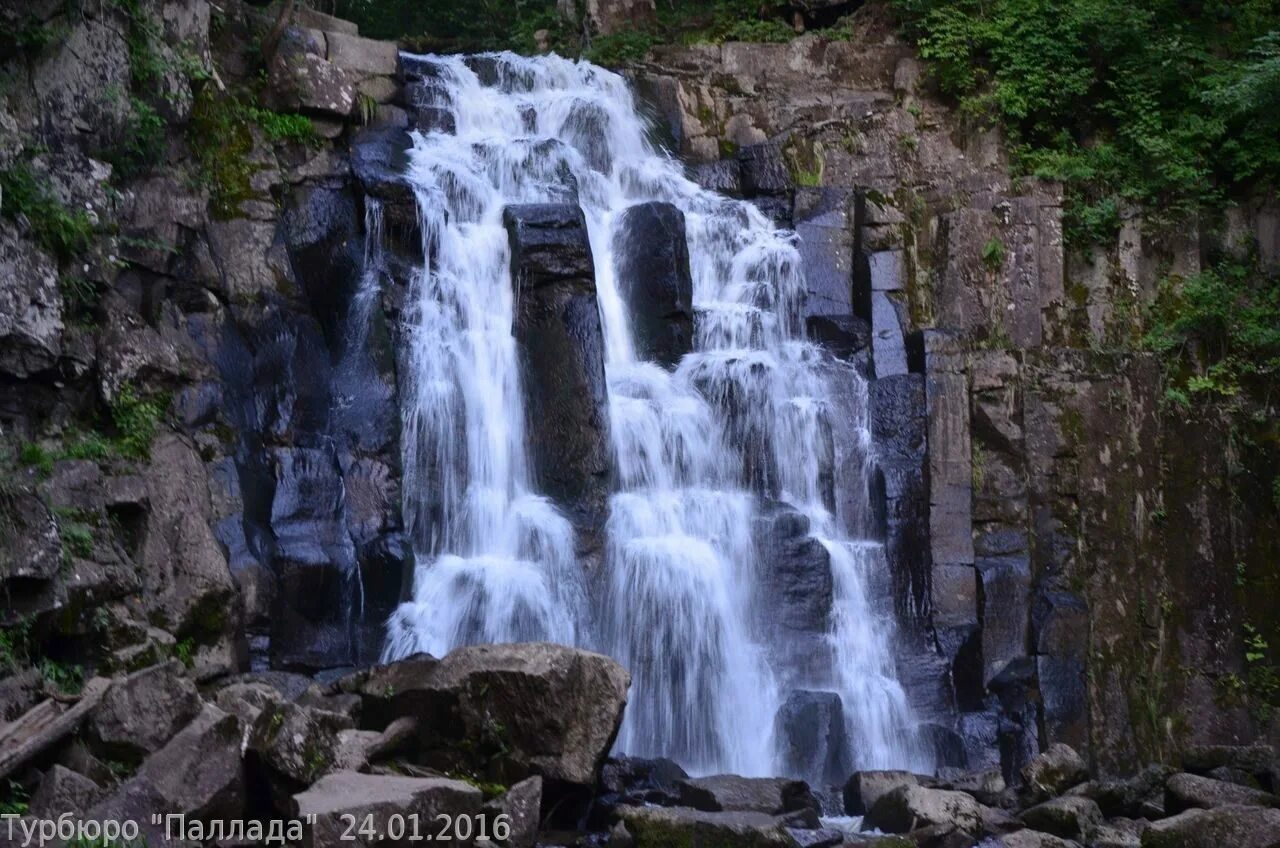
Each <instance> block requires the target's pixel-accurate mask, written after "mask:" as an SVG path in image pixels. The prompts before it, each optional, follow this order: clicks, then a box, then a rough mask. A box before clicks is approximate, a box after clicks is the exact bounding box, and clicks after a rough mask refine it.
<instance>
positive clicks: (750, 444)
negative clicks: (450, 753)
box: [384, 54, 931, 775]
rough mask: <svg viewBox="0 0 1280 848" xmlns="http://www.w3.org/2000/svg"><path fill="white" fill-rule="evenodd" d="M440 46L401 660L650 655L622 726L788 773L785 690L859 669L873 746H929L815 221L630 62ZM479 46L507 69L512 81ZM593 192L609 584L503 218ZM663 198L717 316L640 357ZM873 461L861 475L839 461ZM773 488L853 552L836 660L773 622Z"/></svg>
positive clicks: (420, 174) (849, 693)
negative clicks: (517, 336)
mask: <svg viewBox="0 0 1280 848" xmlns="http://www.w3.org/2000/svg"><path fill="white" fill-rule="evenodd" d="M417 60H418V61H427V62H430V63H432V64H433V65H434V66H435V67H436V68H437V70H438V80H437V84H436V87H435V89H434V92H433V93H432V94H431V99H432V105H435V106H438V107H442V108H445V109H447V110H449V111H450V112H451V113H452V115H453V117H454V120H455V122H456V133H455V134H445V133H431V134H427V135H418V136H416V139H415V149H414V150H413V153H412V165H411V170H410V179H411V181H412V182H413V184H414V185H415V186H416V189H417V192H418V197H419V204H420V207H421V211H422V220H423V225H424V239H425V241H426V246H427V251H426V252H427V255H428V256H434V259H433V260H432V262H431V263H430V267H428V268H425V269H423V271H422V273H421V275H420V276H419V278H418V279H417V280H416V282H415V284H414V286H413V289H412V291H411V293H410V304H411V308H410V309H409V311H408V314H407V318H406V325H407V336H406V338H407V339H408V342H407V343H408V344H409V345H410V354H409V363H410V364H409V368H408V373H407V374H406V375H403V376H402V384H403V386H402V398H403V399H402V407H403V433H404V436H403V441H404V459H405V507H406V519H407V521H408V523H409V528H410V531H411V534H412V537H413V541H414V546H415V552H416V556H417V562H418V565H417V568H416V572H415V577H414V590H413V598H412V600H411V601H410V602H407V603H405V604H403V605H402V606H401V607H400V608H399V610H397V612H396V613H395V614H394V615H393V616H392V618H391V620H390V621H389V622H388V638H387V645H386V650H385V654H384V657H385V658H386V659H392V658H396V657H400V656H404V655H406V654H409V653H411V652H414V651H429V652H431V653H433V654H437V655H440V654H443V653H446V652H447V651H448V650H450V649H451V648H453V647H456V646H458V645H462V644H471V643H477V642H503V641H522V640H534V639H543V640H551V641H557V642H565V643H576V644H581V645H585V646H588V647H593V648H596V649H599V650H603V651H606V652H608V653H610V654H611V655H613V656H615V657H617V658H618V659H619V660H620V661H622V662H623V664H624V665H626V666H627V668H628V669H629V670H630V671H631V673H632V677H633V681H632V688H631V694H630V702H629V704H628V707H627V711H626V719H625V722H624V725H623V728H622V731H621V734H620V736H619V740H618V744H617V749H618V750H619V751H621V752H626V753H629V754H636V755H663V756H669V757H672V758H674V759H676V760H677V761H679V762H680V763H681V764H683V765H684V766H685V767H686V768H688V769H689V770H691V771H693V772H695V773H697V772H703V773H708V772H717V771H728V772H734V773H738V774H747V775H751V774H773V773H777V771H778V766H777V765H776V758H775V753H774V741H773V734H774V717H775V714H776V713H777V710H778V707H779V706H780V703H781V700H782V699H783V698H784V697H785V694H786V692H787V691H789V690H790V689H792V688H797V687H799V688H810V689H825V690H828V691H836V692H838V693H839V694H840V695H841V697H842V699H843V701H844V708H845V716H846V723H847V725H848V731H849V737H850V741H851V744H850V747H851V749H852V750H851V752H850V759H851V761H852V762H853V763H854V764H855V765H857V766H858V767H862V768H873V767H888V766H898V767H912V768H916V769H926V768H928V767H929V766H930V765H931V764H930V763H929V762H928V758H926V757H924V756H922V755H921V754H920V753H919V752H918V750H917V746H916V745H915V744H914V743H913V720H912V716H911V713H910V709H909V708H908V705H907V703H906V699H905V696H904V695H903V691H902V688H901V686H899V685H898V683H897V682H896V680H895V678H894V674H893V667H892V653H891V640H892V622H891V620H890V618H889V616H888V615H887V613H880V614H878V613H876V612H875V604H873V603H872V602H871V601H870V599H869V597H868V592H869V587H872V586H873V585H874V580H873V578H874V577H875V576H876V574H877V572H879V573H882V572H883V569H884V558H883V552H882V550H881V548H880V546H879V545H878V544H875V543H871V542H864V541H856V540H852V539H851V538H849V537H848V534H849V532H850V530H852V531H853V532H854V533H857V532H859V531H860V530H861V529H862V528H865V527H866V525H867V523H868V522H867V521H866V520H865V519H866V516H865V515H862V514H859V515H854V516H845V515H836V514H834V512H833V506H832V504H833V503H834V502H835V499H834V498H833V496H832V486H833V480H834V484H835V485H840V486H845V485H854V486H864V482H865V481H864V480H862V479H861V474H862V473H863V469H864V468H865V464H866V463H865V460H866V457H867V455H868V445H867V435H866V434H867V430H866V426H865V421H864V420H862V419H860V418H859V419H858V420H856V421H853V422H852V427H849V426H847V425H848V424H849V423H850V422H844V423H845V425H846V426H844V427H842V429H841V432H842V433H844V432H846V431H847V432H850V433H853V434H854V435H853V438H854V440H855V442H856V444H852V445H839V446H837V445H835V444H834V442H835V441H836V440H835V439H834V438H833V434H832V427H831V421H830V418H831V416H832V413H833V412H835V411H837V406H836V404H835V402H834V400H833V399H834V398H838V397H844V398H852V399H853V402H852V403H845V404H844V405H843V406H840V407H839V409H840V410H844V409H845V408H846V407H848V408H851V409H853V410H854V413H855V417H856V416H857V415H865V408H866V403H865V385H864V384H863V383H862V380H861V378H860V377H859V376H858V375H857V374H856V372H855V371H854V369H853V368H852V367H850V366H848V365H846V364H844V363H839V362H836V361H834V360H833V359H831V358H830V357H829V356H827V355H825V354H824V353H823V352H822V351H821V350H820V349H819V348H818V347H816V346H814V345H812V344H809V343H808V342H806V341H805V340H804V338H803V321H802V305H803V298H804V281H803V275H802V271H801V268H800V264H799V256H798V253H797V250H796V246H795V239H794V235H793V234H791V233H789V232H785V231H778V230H776V229H774V227H773V226H772V225H771V224H770V223H769V222H768V220H767V219H766V218H765V217H764V216H763V215H761V214H760V212H758V211H757V210H756V209H755V208H754V207H752V206H751V205H749V204H746V203H742V202H737V201H731V200H728V199H726V198H723V197H720V196H718V195H715V194H713V193H711V192H707V191H704V190H702V189H700V188H699V187H698V186H697V185H696V184H694V183H692V182H690V181H689V180H687V179H685V177H684V176H683V174H682V171H681V168H680V166H679V164H678V163H677V162H675V161H673V160H671V159H670V158H668V157H666V156H665V155H662V154H661V153H659V152H658V151H657V150H656V149H655V148H654V147H653V146H652V145H651V144H650V143H649V141H648V139H647V127H646V125H645V123H644V121H643V120H642V119H641V118H640V116H639V114H638V113H637V111H636V108H635V104H634V102H633V100H632V96H631V93H630V92H629V90H628V89H627V87H626V84H625V82H624V81H623V80H622V78H621V77H619V76H617V75H615V74H612V73H610V72H607V71H604V70H602V69H600V68H597V67H594V66H591V65H589V64H586V63H573V62H569V61H566V60H563V59H560V58H558V57H544V58H539V59H524V58H519V57H515V56H512V55H510V54H502V55H501V56H497V57H493V56H490V57H480V58H479V59H478V60H470V61H469V60H466V59H464V58H462V57H439V58H434V57H417ZM469 64H471V65H474V66H475V67H485V66H487V67H489V68H495V69H496V73H494V74H490V75H489V76H488V77H487V80H488V82H489V83H490V84H488V85H486V84H482V83H481V79H480V78H479V77H478V76H477V74H476V73H475V72H474V71H473V70H472V67H470V66H469ZM575 199H576V201H577V202H578V203H579V204H580V205H581V207H582V209H583V211H584V213H585V216H586V220H587V224H588V230H589V234H590V241H591V248H592V252H593V255H594V260H595V267H596V273H597V280H596V284H597V292H598V297H599V303H600V311H601V317H602V321H603V326H604V333H605V343H606V345H605V346H606V357H607V359H606V374H607V378H608V385H609V393H610V404H609V405H610V415H611V422H610V426H611V432H612V437H613V440H614V460H615V467H616V478H617V492H616V494H615V495H614V496H613V497H612V499H611V501H610V516H609V519H608V523H607V527H606V540H607V541H606V550H605V560H604V563H603V567H602V569H600V572H601V573H599V574H598V575H593V577H592V580H591V581H590V582H591V585H588V584H589V581H588V579H587V575H586V574H585V573H584V570H583V569H582V567H581V565H580V563H578V561H577V560H576V557H575V551H574V534H573V530H572V528H571V527H570V525H569V523H568V522H567V521H566V520H565V519H564V517H562V516H561V515H560V514H559V513H558V512H557V510H556V509H555V507H554V506H553V505H552V504H551V503H549V502H548V501H547V500H546V499H544V498H542V497H540V496H539V495H538V494H537V493H536V492H534V491H532V487H531V482H530V474H529V468H528V460H527V457H526V452H525V439H524V432H523V427H524V425H523V422H524V417H523V411H522V408H521V396H520V375H519V369H518V359H517V352H516V347H515V341H514V339H513V336H512V309H513V297H512V281H511V278H510V273H509V268H508V265H509V260H510V257H509V253H508V245H507V237H506V233H505V232H504V230H503V228H502V224H501V215H502V210H503V208H504V207H505V206H506V205H508V204H513V203H528V202H539V201H544V202H545V201H552V202H566V201H568V202H572V201H574V200H575ZM648 200H663V201H668V202H671V203H673V204H675V205H676V206H677V207H679V208H680V209H681V210H683V212H684V213H685V217H686V231H687V238H688V244H689V254H690V265H691V271H692V275H693V301H694V306H695V309H696V311H697V322H696V327H697V331H696V340H695V350H694V352H692V353H690V354H688V355H686V356H685V357H684V359H683V360H682V361H681V362H680V364H679V365H678V367H676V368H675V369H674V370H673V371H672V370H667V369H664V368H663V367H661V366H659V365H657V364H654V363H651V362H644V361H639V360H637V358H636V356H635V352H634V351H635V344H634V339H633V338H632V330H631V321H630V316H628V314H627V310H626V306H625V305H624V303H623V302H622V300H621V299H620V297H619V296H618V290H617V287H616V285H615V279H614V274H615V267H614V259H613V257H614V250H615V246H617V245H618V244H620V242H618V241H617V240H618V239H624V238H626V235H627V234H626V233H620V232H616V231H615V229H614V222H615V220H616V219H617V217H618V215H619V213H620V212H621V211H622V210H624V209H626V208H627V207H628V206H630V205H632V204H635V203H638V202H643V201H648ZM841 414H842V415H843V414H844V413H843V412H841ZM850 451H852V453H851V454H850V456H852V457H853V459H854V461H853V462H851V463H850V462H844V463H840V462H838V459H840V458H846V459H847V458H848V457H845V453H848V452H850ZM850 465H852V466H853V467H855V468H857V469H858V472H857V475H856V476H858V479H855V480H836V479H834V478H836V477H839V476H840V475H838V474H836V468H837V466H840V467H845V466H850ZM846 476H847V475H846ZM863 491H865V487H864V488H863ZM863 500H864V501H865V497H864V498H863ZM766 501H769V502H776V501H780V502H783V503H785V504H788V505H790V507H791V508H793V509H794V510H797V511H799V512H801V513H803V514H804V515H806V516H808V518H809V520H810V522H811V525H810V526H811V531H812V533H813V535H814V536H815V537H817V538H818V539H819V540H820V541H821V544H822V545H823V546H824V547H825V548H826V549H827V550H828V551H829V553H830V559H831V570H832V576H833V582H834V587H835V600H834V609H833V610H832V615H831V622H832V624H831V629H830V632H829V634H828V637H827V640H828V642H829V648H830V651H829V655H830V658H831V659H830V660H829V661H828V662H826V663H825V664H824V668H823V670H822V671H821V672H820V673H817V674H816V676H815V674H814V673H812V672H806V673H801V672H799V671H797V670H796V669H795V668H793V667H791V666H790V664H789V663H788V662H786V661H785V660H784V659H782V658H783V657H785V655H786V649H787V648H788V647H789V646H787V645H785V644H781V642H783V641H785V637H783V636H780V635H779V633H780V631H779V629H778V628H777V627H774V626H772V625H771V621H772V618H771V612H772V610H771V603H772V600H773V599H772V598H771V597H769V592H768V590H767V588H766V586H765V584H764V581H763V579H762V570H761V569H762V563H761V562H760V559H759V552H758V551H757V541H758V540H757V538H756V536H755V533H754V530H755V528H756V525H757V517H758V515H759V514H760V513H761V510H762V507H764V506H765V505H766ZM862 512H865V508H864V509H863V510H862ZM589 598H590V599H591V600H589ZM882 606H883V605H882Z"/></svg>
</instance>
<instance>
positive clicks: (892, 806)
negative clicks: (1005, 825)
mask: <svg viewBox="0 0 1280 848" xmlns="http://www.w3.org/2000/svg"><path fill="white" fill-rule="evenodd" d="M862 824H863V827H865V828H879V829H880V830H883V831H884V832H885V833H907V832H908V831H911V830H914V829H916V828H920V827H929V826H932V825H943V826H946V827H953V828H955V829H957V830H963V831H965V832H966V833H969V834H978V833H981V832H982V805H981V804H979V803H978V802H977V801H975V800H974V799H973V798H972V797H971V796H969V795H966V794H965V793H963V792H950V791H948V790H946V789H926V788H925V787H923V786H911V785H909V784H904V785H902V786H898V787H896V788H894V789H892V790H890V791H889V792H886V793H885V794H884V795H881V796H880V797H879V798H878V799H877V800H876V802H875V804H873V805H872V807H871V809H870V810H868V811H867V815H866V817H865V818H864V819H863V823H862Z"/></svg>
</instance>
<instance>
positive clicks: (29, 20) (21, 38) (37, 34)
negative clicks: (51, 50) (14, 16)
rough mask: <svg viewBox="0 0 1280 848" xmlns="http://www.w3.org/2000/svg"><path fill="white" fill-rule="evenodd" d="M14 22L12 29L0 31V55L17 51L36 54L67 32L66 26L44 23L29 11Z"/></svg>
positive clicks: (31, 54) (30, 54)
mask: <svg viewBox="0 0 1280 848" xmlns="http://www.w3.org/2000/svg"><path fill="white" fill-rule="evenodd" d="M16 23H17V25H16V27H14V28H13V29H6V30H5V31H4V32H0V56H3V55H9V54H12V53H18V52H21V53H26V54H27V55H28V56H37V55H39V54H40V52H41V51H42V50H44V49H45V48H46V47H48V46H49V45H50V44H53V43H54V42H56V41H60V40H61V39H63V38H65V37H66V35H67V32H68V30H67V27H66V26H64V25H60V24H55V23H44V22H42V21H41V20H40V19H39V18H38V17H36V16H35V15H33V14H31V13H29V12H28V13H27V14H26V15H24V16H23V17H22V18H21V19H20V20H18V21H17V22H16Z"/></svg>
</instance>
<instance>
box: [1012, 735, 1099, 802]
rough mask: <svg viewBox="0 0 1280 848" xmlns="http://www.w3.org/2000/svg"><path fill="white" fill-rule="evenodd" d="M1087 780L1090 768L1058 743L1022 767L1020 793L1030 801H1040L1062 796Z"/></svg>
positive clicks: (1078, 756)
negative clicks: (1021, 790) (1021, 791)
mask: <svg viewBox="0 0 1280 848" xmlns="http://www.w3.org/2000/svg"><path fill="white" fill-rule="evenodd" d="M1088 777H1089V768H1088V766H1086V765H1085V762H1084V760H1083V759H1081V757H1080V755H1079V754H1077V753H1076V752H1075V750H1074V749H1072V748H1071V747H1069V746H1067V745H1063V744H1062V743H1060V742H1059V743H1055V744H1053V745H1050V746H1049V749H1048V750H1047V751H1044V752H1043V753H1041V754H1038V755H1037V756H1036V757H1035V758H1034V759H1032V760H1031V762H1029V763H1027V764H1026V765H1025V766H1023V768H1022V783H1023V792H1024V793H1025V794H1026V795H1027V796H1028V797H1029V798H1030V799H1031V800H1034V801H1038V800H1043V799H1045V798H1051V797H1053V796H1055V795H1061V794H1062V793H1063V792H1065V791H1066V790H1067V789H1069V788H1070V787H1072V786H1075V785H1076V784H1077V783H1081V782H1083V781H1084V780H1086V779H1088Z"/></svg>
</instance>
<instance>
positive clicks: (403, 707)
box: [359, 643, 630, 785]
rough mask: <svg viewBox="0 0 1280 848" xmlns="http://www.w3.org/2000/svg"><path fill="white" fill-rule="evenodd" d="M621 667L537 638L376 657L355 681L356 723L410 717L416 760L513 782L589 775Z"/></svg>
mask: <svg viewBox="0 0 1280 848" xmlns="http://www.w3.org/2000/svg"><path fill="white" fill-rule="evenodd" d="M629 684H630V676H629V675H628V674H627V672H626V670H625V669H623V668H622V666H620V665H619V664H618V663H616V662H615V661H613V660H612V659H610V658H608V657H605V656H602V655H600V654H594V653H590V652H588V651H581V650H577V649H574V648H566V647H564V646H562V645H552V644H547V643H531V644H514V645H475V646H471V647H466V648H459V649H458V650H456V651H453V652H452V653H450V654H449V655H448V656H447V657H445V658H444V659H443V660H435V659H433V658H430V657H426V656H423V655H419V656H417V657H411V658H409V659H407V660H402V661H400V662H398V663H392V664H391V665H387V666H379V667H377V668H374V669H373V670H371V671H370V672H369V674H368V676H367V677H366V678H364V680H363V681H362V682H361V683H360V684H359V692H360V695H361V697H362V699H363V705H362V707H361V722H362V725H363V726H364V727H366V728H370V729H377V728H381V727H385V726H386V725H388V724H390V723H391V721H393V720H394V719H396V718H398V717H401V716H410V717H413V718H416V719H418V738H417V740H416V747H417V754H418V756H419V758H420V760H419V761H420V762H421V763H422V764H424V765H428V766H431V767H434V768H439V769H441V770H443V771H462V772H469V773H473V774H476V775H477V776H483V777H485V779H489V780H497V781H499V782H503V783H508V784H509V783H513V782H515V781H518V780H521V779H523V778H525V777H528V776H531V775H535V774H537V775H541V776H542V777H544V778H548V779H552V780H558V781H563V782H566V783H573V784H580V785H590V784H593V783H594V782H595V779H596V777H597V775H598V773H599V770H600V765H601V763H602V762H603V761H604V757H605V754H607V753H608V751H609V747H610V746H611V745H612V744H613V739H614V737H615V736H616V734H617V732H618V727H619V725H620V724H621V722H622V709H623V707H624V706H625V705H626V697H627V687H628V685H629Z"/></svg>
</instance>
